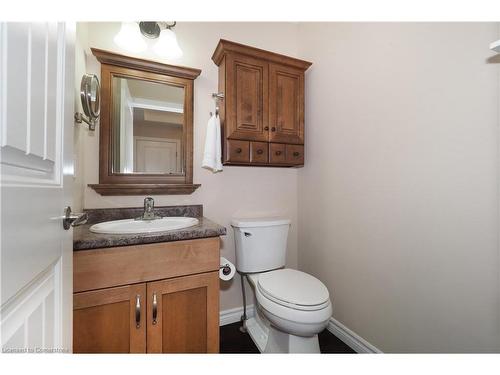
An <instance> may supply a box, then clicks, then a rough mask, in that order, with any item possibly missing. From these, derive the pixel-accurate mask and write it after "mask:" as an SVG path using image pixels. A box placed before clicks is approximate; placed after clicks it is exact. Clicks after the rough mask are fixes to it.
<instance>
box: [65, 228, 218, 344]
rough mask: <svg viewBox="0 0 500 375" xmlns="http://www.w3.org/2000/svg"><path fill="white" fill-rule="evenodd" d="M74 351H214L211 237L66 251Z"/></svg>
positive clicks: (214, 242)
mask: <svg viewBox="0 0 500 375" xmlns="http://www.w3.org/2000/svg"><path fill="white" fill-rule="evenodd" d="M73 262H74V265H73V267H74V286H73V288H74V291H75V293H74V297H73V310H74V311H73V351H74V353H217V352H218V351H219V272H218V271H219V238H218V237H216V238H207V239H197V240H188V241H177V242H167V243H158V244H150V245H139V246H125V247H116V248H109V249H93V250H83V251H77V252H75V254H74V260H73Z"/></svg>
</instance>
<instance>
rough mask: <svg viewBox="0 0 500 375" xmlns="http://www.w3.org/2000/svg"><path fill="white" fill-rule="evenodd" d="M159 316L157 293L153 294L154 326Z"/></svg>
mask: <svg viewBox="0 0 500 375" xmlns="http://www.w3.org/2000/svg"><path fill="white" fill-rule="evenodd" d="M157 314H158V301H157V300H156V293H153V325H155V324H156V323H157V321H156V316H157Z"/></svg>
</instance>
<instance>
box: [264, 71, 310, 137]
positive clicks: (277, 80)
mask: <svg viewBox="0 0 500 375" xmlns="http://www.w3.org/2000/svg"><path fill="white" fill-rule="evenodd" d="M269 103H270V104H269V126H270V127H271V131H270V133H269V141H270V142H281V143H294V144H303V143H304V72H303V71H301V70H298V69H294V68H290V67H287V66H284V65H277V64H270V66H269Z"/></svg>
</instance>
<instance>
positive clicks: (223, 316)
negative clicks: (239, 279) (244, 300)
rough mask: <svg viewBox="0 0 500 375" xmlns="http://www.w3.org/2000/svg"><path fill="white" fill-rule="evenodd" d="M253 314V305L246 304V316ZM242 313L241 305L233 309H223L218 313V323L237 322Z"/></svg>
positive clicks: (221, 324) (222, 324)
mask: <svg viewBox="0 0 500 375" xmlns="http://www.w3.org/2000/svg"><path fill="white" fill-rule="evenodd" d="M253 314H254V306H253V305H247V317H249V318H250V317H252V316H253ZM242 315H243V306H241V307H236V308H234V309H228V310H223V311H221V312H220V314H219V325H220V326H225V325H226V324H231V323H236V322H239V321H240V319H241V316H242Z"/></svg>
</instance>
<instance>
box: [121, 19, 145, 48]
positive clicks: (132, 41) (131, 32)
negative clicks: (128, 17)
mask: <svg viewBox="0 0 500 375" xmlns="http://www.w3.org/2000/svg"><path fill="white" fill-rule="evenodd" d="M114 42H115V43H116V44H117V45H118V46H120V47H121V48H123V49H125V50H127V51H130V52H143V51H145V50H146V48H147V44H146V42H145V41H144V39H143V38H142V36H141V31H140V30H139V24H138V23H137V22H123V23H122V26H121V28H120V31H119V32H118V34H116V36H115V38H114Z"/></svg>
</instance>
